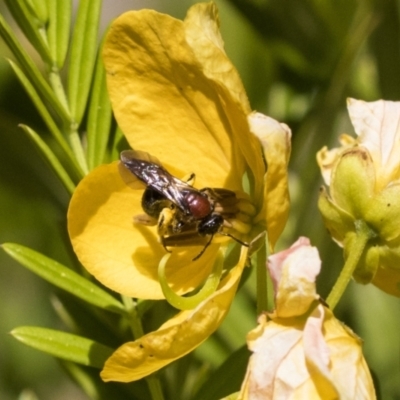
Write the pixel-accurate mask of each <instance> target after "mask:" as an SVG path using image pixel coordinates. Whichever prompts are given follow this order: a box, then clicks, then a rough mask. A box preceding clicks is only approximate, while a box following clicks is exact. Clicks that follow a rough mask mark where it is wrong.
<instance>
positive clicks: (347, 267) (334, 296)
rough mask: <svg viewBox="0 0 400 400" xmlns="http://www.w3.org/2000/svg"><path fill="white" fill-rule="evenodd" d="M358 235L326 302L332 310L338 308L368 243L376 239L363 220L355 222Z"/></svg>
mask: <svg viewBox="0 0 400 400" xmlns="http://www.w3.org/2000/svg"><path fill="white" fill-rule="evenodd" d="M355 227H356V234H355V240H354V241H353V242H352V245H351V247H350V248H349V253H348V256H347V259H346V262H345V264H344V267H343V269H342V271H341V272H340V275H339V278H338V279H337V281H336V283H335V285H334V286H333V288H332V290H331V292H330V293H329V296H328V298H327V299H326V302H327V303H328V305H329V307H330V308H331V310H333V309H334V308H335V307H336V304H337V303H338V302H339V300H340V298H341V297H342V295H343V293H344V291H345V290H346V287H347V285H348V284H349V282H350V279H351V277H352V276H353V273H354V271H355V269H356V268H357V265H358V263H359V261H360V259H361V257H362V255H363V253H364V250H365V247H366V245H367V243H368V241H369V240H370V239H372V238H374V237H376V233H375V232H374V231H373V230H372V229H371V228H370V227H369V226H368V225H367V224H366V222H365V221H363V220H357V221H355Z"/></svg>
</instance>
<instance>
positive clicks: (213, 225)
mask: <svg viewBox="0 0 400 400" xmlns="http://www.w3.org/2000/svg"><path fill="white" fill-rule="evenodd" d="M223 223H224V218H223V217H222V215H220V214H211V215H210V216H209V217H208V218H204V219H203V220H201V221H200V223H199V226H198V232H199V234H200V235H215V234H216V233H217V232H218V231H219V229H220V228H221V226H222V224H223Z"/></svg>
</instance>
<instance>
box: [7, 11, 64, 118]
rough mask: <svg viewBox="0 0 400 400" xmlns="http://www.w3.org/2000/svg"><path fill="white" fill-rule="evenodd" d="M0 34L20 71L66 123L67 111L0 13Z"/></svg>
mask: <svg viewBox="0 0 400 400" xmlns="http://www.w3.org/2000/svg"><path fill="white" fill-rule="evenodd" d="M0 35H1V36H2V38H3V39H4V41H5V42H6V44H7V46H8V47H9V48H10V50H11V52H12V53H13V55H14V56H15V58H16V59H17V61H18V63H19V65H20V67H21V69H22V71H23V72H24V73H25V75H26V76H27V77H28V79H29V80H30V81H31V82H32V85H33V86H34V87H35V88H36V90H37V91H38V92H39V93H40V94H41V95H42V96H43V98H44V99H46V100H47V101H48V102H49V103H50V105H51V106H52V107H53V109H54V111H56V113H57V114H58V115H59V116H60V117H61V118H62V119H63V120H64V121H66V122H67V123H68V122H69V121H70V116H69V112H68V111H67V109H66V108H65V107H63V106H62V104H61V103H60V101H59V100H58V99H57V97H56V96H55V94H54V92H53V90H52V89H51V87H50V85H49V84H48V83H47V82H46V80H45V79H44V77H43V75H42V74H41V73H40V71H39V69H38V67H37V66H36V65H35V64H34V62H33V61H32V59H31V58H30V57H29V55H28V53H27V52H26V51H25V50H24V49H23V47H22V46H21V44H20V43H19V41H18V39H17V38H16V37H15V35H14V33H13V32H12V30H11V28H10V26H9V25H8V24H7V22H6V21H5V19H4V18H3V16H2V15H1V14H0Z"/></svg>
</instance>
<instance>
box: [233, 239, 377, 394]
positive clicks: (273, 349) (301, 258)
mask: <svg viewBox="0 0 400 400" xmlns="http://www.w3.org/2000/svg"><path fill="white" fill-rule="evenodd" d="M268 261H269V265H268V266H269V269H270V273H271V277H272V279H273V283H274V290H275V306H276V309H275V311H274V312H273V313H272V314H269V315H268V319H269V320H268V321H267V316H266V315H262V316H261V317H260V319H259V325H258V327H257V328H256V329H254V330H253V331H251V332H250V333H249V335H248V338H247V339H248V345H249V348H250V350H251V351H252V352H253V354H252V355H251V357H250V361H249V366H248V369H247V374H246V378H245V381H244V382H243V385H242V390H241V393H240V395H239V399H252V400H256V399H263V400H266V399H357V400H361V399H365V400H371V399H374V398H375V391H374V387H373V383H372V379H371V375H370V373H369V370H368V366H367V364H366V362H365V359H364V358H363V355H362V352H361V340H360V339H359V338H358V337H357V336H355V335H354V333H353V332H352V331H351V330H350V329H348V328H346V327H345V326H344V325H343V324H341V323H340V322H339V321H338V320H337V319H336V318H335V317H334V316H333V314H332V312H331V311H330V310H329V309H328V308H326V307H324V306H323V305H322V304H320V303H319V302H318V295H317V294H316V290H315V278H316V276H317V275H318V273H319V271H320V267H321V261H320V259H319V255H318V251H317V249H316V248H314V247H311V246H310V244H309V241H308V239H305V238H301V239H299V240H298V241H297V242H296V243H295V244H294V245H293V246H292V247H291V248H290V249H288V250H286V251H284V252H281V253H278V254H275V255H273V256H271V257H269V260H268Z"/></svg>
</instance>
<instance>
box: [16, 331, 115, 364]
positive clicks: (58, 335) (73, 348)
mask: <svg viewBox="0 0 400 400" xmlns="http://www.w3.org/2000/svg"><path fill="white" fill-rule="evenodd" d="M10 333H11V335H12V336H14V337H15V338H16V339H17V340H19V341H20V342H22V343H24V344H26V345H27V346H30V347H33V348H35V349H37V350H41V351H43V352H45V353H48V354H51V355H52V356H55V357H59V358H62V359H64V360H68V361H73V362H76V363H78V364H82V365H86V366H90V367H95V368H102V367H103V365H104V363H105V361H106V360H107V358H109V357H110V356H111V354H112V353H113V351H114V350H113V349H111V348H110V347H107V346H104V345H103V344H101V343H98V342H95V341H93V340H90V339H86V338H83V337H81V336H77V335H73V334H71V333H65V332H61V331H56V330H53V329H47V328H39V327H35V326H21V327H18V328H15V329H13V330H12V331H11V332H10Z"/></svg>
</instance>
